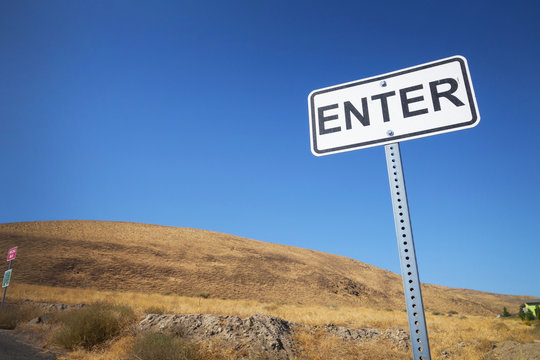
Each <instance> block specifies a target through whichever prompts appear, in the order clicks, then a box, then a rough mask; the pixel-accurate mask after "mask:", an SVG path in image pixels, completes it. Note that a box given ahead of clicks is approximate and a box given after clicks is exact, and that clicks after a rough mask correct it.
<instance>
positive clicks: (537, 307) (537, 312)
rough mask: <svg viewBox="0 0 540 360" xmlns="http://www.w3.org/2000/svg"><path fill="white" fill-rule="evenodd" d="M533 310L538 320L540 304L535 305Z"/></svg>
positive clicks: (539, 317)
mask: <svg viewBox="0 0 540 360" xmlns="http://www.w3.org/2000/svg"><path fill="white" fill-rule="evenodd" d="M534 311H535V312H536V320H540V305H536V306H535V308H534Z"/></svg>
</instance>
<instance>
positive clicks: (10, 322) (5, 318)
mask: <svg viewBox="0 0 540 360" xmlns="http://www.w3.org/2000/svg"><path fill="white" fill-rule="evenodd" d="M39 315H40V309H39V308H38V307H37V306H34V305H4V306H2V307H0V329H9V330H11V329H15V327H16V326H17V324H20V323H23V322H26V321H29V320H31V319H33V318H36V317H38V316H39Z"/></svg>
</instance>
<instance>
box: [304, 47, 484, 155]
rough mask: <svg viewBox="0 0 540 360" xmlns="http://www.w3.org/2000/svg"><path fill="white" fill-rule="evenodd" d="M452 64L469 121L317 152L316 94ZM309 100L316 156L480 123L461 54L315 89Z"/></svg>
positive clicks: (464, 60)
mask: <svg viewBox="0 0 540 360" xmlns="http://www.w3.org/2000/svg"><path fill="white" fill-rule="evenodd" d="M453 61H457V62H459V64H460V68H461V72H462V75H463V79H464V82H465V90H466V92H467V98H468V100H469V104H470V110H471V114H472V119H470V120H467V121H463V122H460V123H456V124H452V125H447V126H442V127H439V128H433V129H429V130H423V131H417V132H414V133H409V134H404V135H399V136H388V137H384V138H380V139H376V140H370V141H365V142H360V143H356V144H350V145H343V146H338V147H334V148H330V149H324V150H319V149H317V134H316V129H317V127H316V124H315V119H316V116H315V101H314V97H315V96H316V95H319V94H324V93H327V92H330V91H335V90H341V89H345V88H348V87H352V86H357V85H364V84H367V83H371V82H376V81H382V80H386V79H390V78H392V77H396V76H400V75H404V74H408V73H412V72H415V71H420V70H424V69H428V68H431V67H435V66H438V65H444V64H447V63H450V62H453ZM308 99H309V108H310V114H309V115H310V122H309V125H310V130H311V151H312V153H313V154H314V155H315V156H323V155H330V154H335V153H340V152H345V151H351V150H355V149H363V148H367V147H372V146H377V145H384V144H389V143H394V142H398V141H400V140H403V139H405V140H412V139H413V138H418V137H425V136H428V135H429V134H431V133H434V134H433V135H435V134H436V133H445V132H449V131H454V130H457V128H471V127H474V126H476V125H477V124H478V122H479V121H480V115H479V113H478V105H477V104H476V97H475V94H474V89H473V87H472V82H471V81H470V73H469V67H468V65H467V59H465V58H464V57H463V56H460V55H456V56H452V57H449V58H445V59H441V60H436V61H432V62H429V63H425V64H421V65H417V66H413V67H409V68H406V69H401V70H397V71H393V72H390V73H386V74H382V75H377V76H373V77H370V78H366V79H362V80H357V81H352V82H348V83H344V84H339V85H334V86H330V87H326V88H322V89H318V90H314V91H312V92H311V93H310V94H309V96H308Z"/></svg>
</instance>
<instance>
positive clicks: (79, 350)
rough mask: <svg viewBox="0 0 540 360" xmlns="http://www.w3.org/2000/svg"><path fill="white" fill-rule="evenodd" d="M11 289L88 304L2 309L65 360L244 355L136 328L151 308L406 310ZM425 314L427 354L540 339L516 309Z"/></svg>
mask: <svg viewBox="0 0 540 360" xmlns="http://www.w3.org/2000/svg"><path fill="white" fill-rule="evenodd" d="M10 294H11V297H10V299H11V302H12V303H13V302H16V301H20V302H22V301H31V302H32V303H34V304H39V303H65V304H80V303H85V304H87V305H86V306H84V307H82V308H80V309H72V310H66V311H63V312H58V313H57V314H56V315H55V316H54V317H52V318H50V320H49V321H48V323H47V325H46V326H45V325H40V324H29V323H28V320H30V319H32V318H34V317H36V316H39V308H38V306H37V305H28V304H27V305H21V306H14V305H11V306H9V307H4V308H2V309H0V325H2V324H7V325H2V326H10V327H11V328H13V327H15V326H16V327H17V329H19V330H18V331H21V332H24V331H34V332H35V331H37V330H36V329H43V331H46V332H47V336H45V337H44V338H45V344H46V345H47V346H50V347H53V348H54V347H56V348H57V349H60V350H61V351H65V352H66V354H67V355H65V357H62V358H63V359H80V360H105V359H119V360H122V359H125V360H135V359H137V360H138V359H143V360H146V359H148V360H153V359H163V360H167V359H171V360H173V359H174V360H195V359H197V360H218V359H220V360H221V359H223V360H225V359H235V358H238V356H240V355H242V354H241V349H236V350H235V349H232V348H228V347H227V346H226V345H225V344H219V343H213V342H212V341H204V342H202V343H191V342H190V341H189V340H187V339H184V338H182V337H180V336H172V335H166V334H161V333H137V332H136V331H134V329H135V327H136V324H137V323H138V321H139V320H140V319H141V318H142V317H143V316H145V315H146V314H149V313H151V314H196V313H211V314H217V315H236V316H239V317H242V318H244V317H249V316H251V315H253V314H255V313H261V314H267V315H271V316H276V317H280V318H283V319H286V320H288V321H293V322H297V323H300V324H305V325H325V324H335V325H339V326H346V327H348V328H379V329H387V328H391V327H397V326H398V327H402V328H404V329H406V330H408V323H407V314H406V312H404V311H402V310H397V309H394V310H392V309H388V308H382V309H380V310H374V309H368V308H360V307H345V306H339V305H335V304H328V305H327V306H322V305H321V306H307V305H301V304H286V303H273V304H268V303H260V302H257V301H249V300H227V299H218V298H212V297H208V298H204V297H182V296H176V295H172V294H171V295H163V294H147V293H136V292H114V291H98V290H94V289H68V288H52V287H45V286H37V285H24V284H18V285H14V286H13V287H10ZM8 308H10V310H9V311H8V310H7V309H8ZM512 310H513V309H510V311H512ZM507 312H508V310H507ZM515 312H516V313H517V309H516V310H515ZM426 317H427V323H428V330H429V337H430V345H431V351H432V356H433V358H438V357H439V356H441V355H442V354H444V353H447V354H451V356H452V357H451V359H462V360H465V359H466V360H481V359H485V354H486V352H488V351H490V350H491V349H492V348H493V345H494V344H498V343H502V342H504V341H508V340H513V341H517V342H519V343H530V342H533V341H534V340H540V321H538V320H521V319H520V317H519V316H518V315H511V316H504V317H500V318H495V316H491V317H485V316H475V315H470V314H467V315H466V316H465V315H463V314H460V313H458V312H457V311H454V310H448V311H447V312H445V313H441V312H429V311H426ZM40 326H41V327H40ZM295 341H296V342H297V344H298V345H299V346H298V348H299V349H300V351H299V353H298V355H297V359H298V360H300V359H302V360H304V359H305V360H307V359H321V360H322V359H332V358H336V356H338V357H339V358H340V359H343V360H348V359H375V360H377V359H381V360H382V359H390V360H393V359H409V358H410V350H403V349H397V348H395V347H393V346H392V345H390V344H389V343H385V342H366V343H363V344H350V343H347V342H344V341H343V340H341V339H338V338H332V337H327V336H323V335H321V334H313V333H308V332H305V333H302V332H299V333H298V334H296V335H295ZM261 358H264V357H261Z"/></svg>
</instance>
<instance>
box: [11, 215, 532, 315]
mask: <svg viewBox="0 0 540 360" xmlns="http://www.w3.org/2000/svg"><path fill="white" fill-rule="evenodd" d="M12 246H18V247H19V252H18V254H17V259H16V261H15V263H14V270H13V278H12V281H14V282H19V283H26V284H39V285H49V286H63V287H79V288H97V289H102V290H131V291H139V292H152V293H162V294H163V293H167V294H168V293H174V294H179V295H196V294H199V293H202V292H207V293H209V294H210V296H211V297H218V298H227V299H253V300H258V301H263V302H273V303H280V302H284V303H289V304H306V305H311V304H313V305H315V304H316V305H331V304H336V305H351V306H364V307H371V308H379V309H380V308H392V309H395V310H400V309H404V303H403V292H402V291H403V290H402V285H401V278H400V276H398V275H396V274H394V273H392V272H389V271H386V270H382V269H379V268H376V267H374V266H371V265H367V264H364V263H362V262H359V261H356V260H353V259H349V258H345V257H342V256H336V255H331V254H326V253H322V252H318V251H313V250H307V249H301V248H296V247H291V246H285V245H277V244H271V243H264V242H260V241H255V240H250V239H245V238H241V237H237V236H232V235H227V234H221V233H216V232H210V231H204V230H195V229H187V228H173V227H165V226H157V225H147V224H137V223H125V222H102V221H50V222H26V223H11V224H0V249H4V250H2V251H7V250H8V249H9V248H10V247H12ZM423 291H424V302H425V306H426V311H427V312H431V311H441V312H447V311H449V310H454V311H458V312H459V313H462V314H463V313H465V314H483V315H489V314H495V313H498V312H501V311H502V308H503V307H504V306H506V307H507V308H508V309H509V310H510V311H512V310H515V311H517V306H518V305H519V304H520V303H522V302H524V301H525V300H526V299H527V297H523V296H521V297H519V296H508V295H498V294H489V293H482V292H477V291H472V290H462V289H451V288H446V287H442V286H437V285H429V284H426V285H424V286H423Z"/></svg>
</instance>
